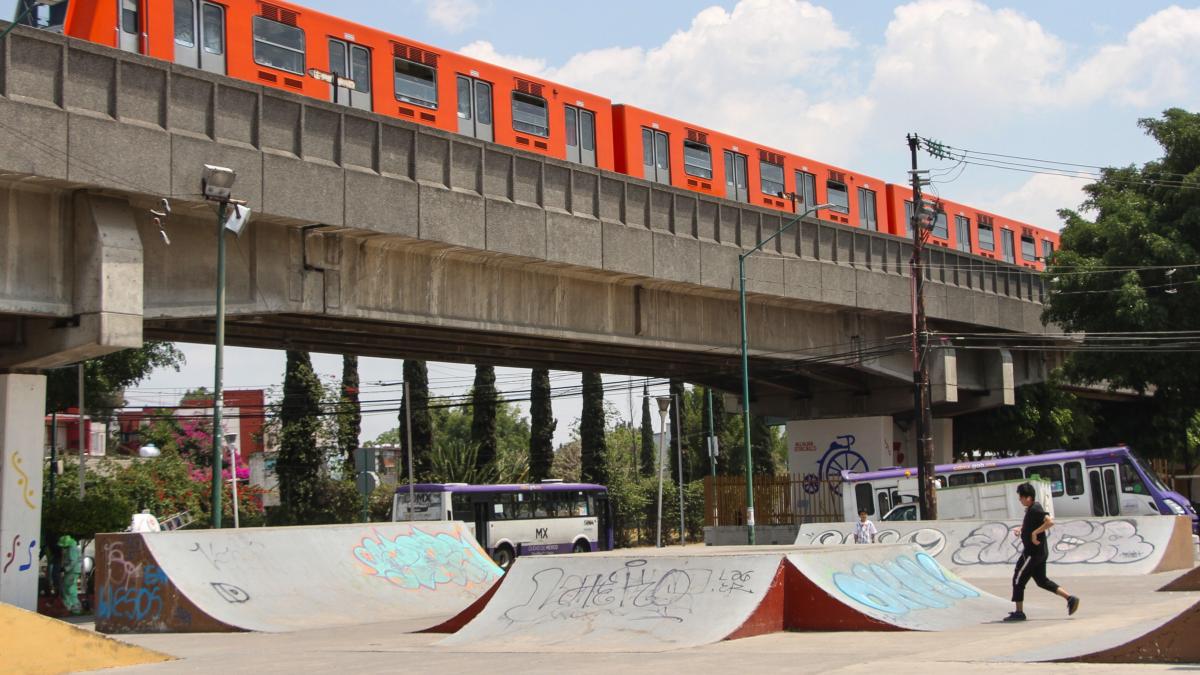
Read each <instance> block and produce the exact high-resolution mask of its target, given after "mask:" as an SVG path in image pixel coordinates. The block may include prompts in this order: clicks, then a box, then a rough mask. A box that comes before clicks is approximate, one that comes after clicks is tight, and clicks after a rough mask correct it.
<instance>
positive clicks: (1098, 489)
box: [1088, 471, 1104, 516]
mask: <svg viewBox="0 0 1200 675" xmlns="http://www.w3.org/2000/svg"><path fill="white" fill-rule="evenodd" d="M1088 473H1089V475H1090V476H1091V484H1092V515H1093V516H1102V515H1104V486H1102V485H1101V484H1100V472H1099V471H1090V472H1088Z"/></svg>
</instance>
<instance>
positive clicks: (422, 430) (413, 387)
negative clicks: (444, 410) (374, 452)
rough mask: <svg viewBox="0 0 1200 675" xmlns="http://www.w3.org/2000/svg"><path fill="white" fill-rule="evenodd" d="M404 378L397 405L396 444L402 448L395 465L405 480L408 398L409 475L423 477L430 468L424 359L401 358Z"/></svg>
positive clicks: (426, 380) (429, 434)
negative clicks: (404, 388) (405, 392)
mask: <svg viewBox="0 0 1200 675" xmlns="http://www.w3.org/2000/svg"><path fill="white" fill-rule="evenodd" d="M404 381H405V382H407V383H408V397H406V398H405V399H403V401H402V402H401V404H400V447H401V448H402V449H403V452H402V453H401V459H402V460H403V462H404V463H403V464H402V465H401V466H399V467H397V470H398V473H399V475H400V476H401V477H402V478H403V479H404V480H407V479H408V452H409V448H408V424H407V422H406V421H405V417H406V416H405V411H406V410H407V409H408V405H409V400H408V399H409V398H411V399H412V427H413V428H412V444H413V448H412V453H413V457H412V460H413V474H414V475H415V476H416V478H417V480H421V479H423V478H424V477H425V476H426V475H428V474H429V471H430V469H431V468H432V459H431V458H430V456H431V455H432V454H433V427H432V426H431V425H430V423H429V371H428V370H427V368H426V366H425V362H424V361H413V360H410V359H405V360H404Z"/></svg>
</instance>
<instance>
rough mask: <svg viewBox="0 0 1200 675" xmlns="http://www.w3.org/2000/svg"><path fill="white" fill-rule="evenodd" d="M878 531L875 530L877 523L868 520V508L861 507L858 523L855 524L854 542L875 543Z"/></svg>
mask: <svg viewBox="0 0 1200 675" xmlns="http://www.w3.org/2000/svg"><path fill="white" fill-rule="evenodd" d="M877 535H878V532H876V531H875V523H872V522H871V521H869V520H867V511H866V509H859V511H858V523H856V524H855V525H854V543H856V544H874V543H875V538H876V536H877Z"/></svg>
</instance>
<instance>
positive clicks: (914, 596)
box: [833, 553, 979, 615]
mask: <svg viewBox="0 0 1200 675" xmlns="http://www.w3.org/2000/svg"><path fill="white" fill-rule="evenodd" d="M850 572H851V573H850V574H845V573H842V572H837V573H835V574H834V575H833V583H834V585H836V586H837V587H838V590H840V591H841V592H842V593H844V594H846V595H847V596H849V597H850V598H851V599H853V600H854V601H855V602H858V603H860V604H862V605H866V606H867V607H871V608H872V609H876V610H879V611H881V612H887V613H888V614H896V615H903V614H907V613H908V612H910V611H912V610H921V609H944V608H946V607H949V606H951V605H953V604H954V603H955V602H957V601H958V600H962V599H964V598H973V597H978V596H979V592H978V591H976V590H975V589H973V588H971V587H970V586H967V585H965V584H962V583H960V582H958V581H955V580H954V579H951V578H950V577H949V576H948V575H947V574H946V571H945V570H944V569H942V567H941V566H940V565H938V564H937V561H935V560H934V559H933V558H932V557H930V556H929V555H928V554H926V553H917V554H916V556H915V558H914V557H909V556H907V555H900V556H897V557H896V558H895V559H894V560H891V561H887V562H884V563H872V564H871V565H864V564H862V563H858V564H856V565H854V567H853V568H851V570H850Z"/></svg>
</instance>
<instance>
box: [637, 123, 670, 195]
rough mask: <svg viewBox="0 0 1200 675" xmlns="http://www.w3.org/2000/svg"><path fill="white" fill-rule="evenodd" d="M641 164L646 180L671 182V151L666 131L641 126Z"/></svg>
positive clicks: (663, 182) (665, 183)
mask: <svg viewBox="0 0 1200 675" xmlns="http://www.w3.org/2000/svg"><path fill="white" fill-rule="evenodd" d="M642 165H643V166H642V168H643V170H644V171H645V173H643V174H642V176H643V177H644V178H645V179H646V180H648V181H653V182H655V183H662V184H664V185H670V184H671V152H670V144H669V143H668V139H667V134H666V132H663V131H659V130H657V129H649V128H646V127H642Z"/></svg>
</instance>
